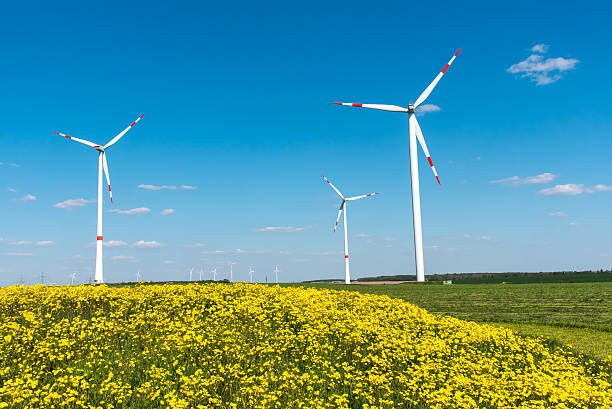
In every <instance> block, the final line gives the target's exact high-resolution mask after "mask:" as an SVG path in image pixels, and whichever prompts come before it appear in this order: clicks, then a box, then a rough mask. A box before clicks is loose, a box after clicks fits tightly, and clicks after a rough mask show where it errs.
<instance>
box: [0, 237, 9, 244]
mask: <svg viewBox="0 0 612 409" xmlns="http://www.w3.org/2000/svg"><path fill="white" fill-rule="evenodd" d="M7 241H9V239H5V238H4V237H0V243H6V242H7Z"/></svg>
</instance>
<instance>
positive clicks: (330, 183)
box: [321, 175, 344, 200]
mask: <svg viewBox="0 0 612 409" xmlns="http://www.w3.org/2000/svg"><path fill="white" fill-rule="evenodd" d="M321 176H323V179H325V181H326V182H327V183H329V185H330V186H331V187H332V189H334V190H335V191H336V193H338V196H340V198H341V199H342V200H344V196H342V193H340V191H339V190H338V189H336V186H334V185H332V182H330V181H329V179H327V178H326V177H325V175H321Z"/></svg>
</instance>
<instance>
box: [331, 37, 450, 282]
mask: <svg viewBox="0 0 612 409" xmlns="http://www.w3.org/2000/svg"><path fill="white" fill-rule="evenodd" d="M459 51H461V48H460V49H459ZM459 51H457V52H456V53H455V55H454V56H453V58H451V59H450V61H449V62H448V64H446V65H445V66H444V68H443V69H442V71H440V73H439V74H438V75H437V76H436V78H434V80H433V82H432V83H431V84H429V86H428V87H427V88H426V89H425V91H423V93H421V95H420V96H419V97H418V98H417V100H416V102H415V103H414V104H408V108H404V107H400V106H397V105H381V104H354V103H347V102H334V104H337V105H349V106H354V107H361V108H371V109H378V110H381V111H391V112H401V113H404V114H408V133H409V146H410V177H411V184H412V221H413V226H414V252H415V262H416V273H417V274H416V275H417V281H425V263H424V261H423V231H422V228H421V197H420V193H419V163H418V161H417V144H416V141H417V139H418V140H419V143H420V144H421V147H422V148H423V151H424V152H425V156H427V161H428V162H429V166H431V170H432V171H433V173H434V176H435V177H436V180H437V181H438V184H440V178H439V177H438V173H437V172H436V168H435V167H434V164H433V162H432V160H431V156H430V155H429V151H428V150H427V144H426V143H425V138H424V137H423V132H422V131H421V127H420V126H419V123H418V121H417V120H416V117H415V115H414V114H415V110H416V109H417V107H418V106H419V105H421V104H422V103H423V102H425V100H426V99H427V97H428V96H429V94H431V92H432V91H433V89H434V88H435V87H436V85H437V84H438V81H440V78H442V76H443V75H444V73H445V72H446V70H447V69H448V67H450V65H451V64H452V63H453V61H455V58H456V57H457V55H458V54H459Z"/></svg>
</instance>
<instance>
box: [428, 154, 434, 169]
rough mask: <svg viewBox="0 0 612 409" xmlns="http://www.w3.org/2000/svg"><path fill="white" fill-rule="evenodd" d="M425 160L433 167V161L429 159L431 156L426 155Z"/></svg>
mask: <svg viewBox="0 0 612 409" xmlns="http://www.w3.org/2000/svg"><path fill="white" fill-rule="evenodd" d="M427 160H428V161H429V166H431V167H433V162H432V161H431V158H430V157H429V156H428V157H427Z"/></svg>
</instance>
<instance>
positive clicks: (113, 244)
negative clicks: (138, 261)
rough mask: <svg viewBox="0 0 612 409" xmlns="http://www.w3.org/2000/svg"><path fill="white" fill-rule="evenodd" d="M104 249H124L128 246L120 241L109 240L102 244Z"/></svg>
mask: <svg viewBox="0 0 612 409" xmlns="http://www.w3.org/2000/svg"><path fill="white" fill-rule="evenodd" d="M102 245H103V246H104V247H125V246H127V245H128V244H127V243H126V242H125V241H121V240H109V241H105V242H103V243H102Z"/></svg>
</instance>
